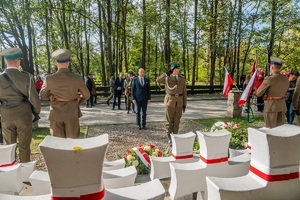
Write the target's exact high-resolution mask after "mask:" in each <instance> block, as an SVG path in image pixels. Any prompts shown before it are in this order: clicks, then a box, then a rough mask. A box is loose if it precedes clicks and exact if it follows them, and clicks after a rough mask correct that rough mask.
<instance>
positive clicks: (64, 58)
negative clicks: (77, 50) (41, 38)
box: [51, 49, 72, 63]
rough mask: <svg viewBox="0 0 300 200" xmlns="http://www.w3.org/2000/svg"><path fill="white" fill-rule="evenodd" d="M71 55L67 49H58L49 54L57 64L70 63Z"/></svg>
mask: <svg viewBox="0 0 300 200" xmlns="http://www.w3.org/2000/svg"><path fill="white" fill-rule="evenodd" d="M71 55H72V53H71V51H69V50H68V49H58V50H55V51H54V52H53V53H52V54H51V56H52V58H53V59H54V60H55V61H56V62H58V63H64V62H68V61H70V58H71Z"/></svg>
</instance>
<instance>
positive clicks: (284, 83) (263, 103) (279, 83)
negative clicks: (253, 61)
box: [243, 57, 300, 128]
mask: <svg viewBox="0 0 300 200" xmlns="http://www.w3.org/2000/svg"><path fill="white" fill-rule="evenodd" d="M270 60H271V62H270V75H269V76H266V77H264V72H262V71H261V72H259V73H258V80H257V82H256V85H255V87H254V91H255V93H254V95H255V96H256V97H257V101H256V104H257V111H258V112H264V121H265V125H266V127H268V128H274V127H277V126H280V125H283V124H284V123H285V117H286V119H287V123H288V124H293V123H294V115H297V116H299V112H300V101H299V98H300V79H298V76H299V72H298V71H297V70H291V71H290V72H288V73H286V74H285V75H284V74H281V73H280V70H281V66H282V65H283V63H284V61H283V60H281V59H279V58H277V57H270ZM245 77H246V78H245V81H244V85H246V84H247V76H245ZM248 79H250V76H248ZM248 81H249V80H248ZM243 88H244V87H243ZM297 125H300V117H297Z"/></svg>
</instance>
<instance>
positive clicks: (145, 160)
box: [132, 147, 150, 166]
mask: <svg viewBox="0 0 300 200" xmlns="http://www.w3.org/2000/svg"><path fill="white" fill-rule="evenodd" d="M132 149H133V151H134V152H135V153H136V155H138V157H139V158H140V159H141V161H142V162H143V163H144V165H146V166H149V165H150V158H149V155H148V154H147V153H146V152H145V151H144V149H143V148H142V147H134V148H132Z"/></svg>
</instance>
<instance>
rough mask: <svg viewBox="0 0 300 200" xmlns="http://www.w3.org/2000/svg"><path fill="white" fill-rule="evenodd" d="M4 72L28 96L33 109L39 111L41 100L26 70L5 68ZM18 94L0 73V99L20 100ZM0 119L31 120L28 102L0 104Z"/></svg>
mask: <svg viewBox="0 0 300 200" xmlns="http://www.w3.org/2000/svg"><path fill="white" fill-rule="evenodd" d="M5 73H6V74H7V75H8V76H9V78H10V79H11V80H12V82H13V83H14V84H15V86H16V87H17V88H18V89H19V90H20V91H21V92H22V93H23V94H24V95H26V96H27V97H28V99H29V101H30V102H31V104H32V105H33V108H34V111H35V112H36V113H40V111H41V101H40V99H39V95H38V93H37V91H36V89H35V84H34V81H33V80H32V79H31V78H30V74H28V73H27V72H20V71H19V70H18V69H17V68H16V69H12V68H10V69H6V70H5ZM22 99H23V97H22V96H20V95H19V94H18V93H17V92H16V91H15V90H14V89H13V88H12V87H11V86H10V83H9V82H7V80H6V79H5V78H4V76H3V73H1V74H0V100H22ZM0 112H1V121H13V120H16V119H25V120H30V122H31V121H32V112H31V107H30V104H29V103H28V102H26V103H21V104H19V105H2V106H0Z"/></svg>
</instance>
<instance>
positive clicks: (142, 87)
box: [131, 68, 151, 130]
mask: <svg viewBox="0 0 300 200" xmlns="http://www.w3.org/2000/svg"><path fill="white" fill-rule="evenodd" d="M138 74H139V76H137V77H135V78H134V79H133V81H132V84H131V97H132V102H133V104H134V105H135V111H136V113H135V114H136V124H137V128H138V130H141V129H146V116H147V106H148V104H149V103H150V102H151V93H150V82H149V79H147V78H145V77H144V76H145V71H144V69H143V68H140V69H139V72H138ZM141 110H142V126H141Z"/></svg>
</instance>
